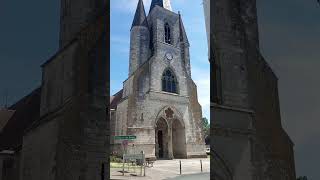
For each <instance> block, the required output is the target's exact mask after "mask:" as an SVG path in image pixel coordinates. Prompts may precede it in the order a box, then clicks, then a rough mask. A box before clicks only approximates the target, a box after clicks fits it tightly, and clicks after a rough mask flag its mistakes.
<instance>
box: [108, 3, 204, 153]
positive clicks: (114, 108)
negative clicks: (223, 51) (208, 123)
mask: <svg viewBox="0 0 320 180" xmlns="http://www.w3.org/2000/svg"><path fill="white" fill-rule="evenodd" d="M128 29H129V27H128ZM130 33H131V34H130V55H129V74H128V78H127V79H126V80H125V81H124V82H123V89H122V90H121V91H119V92H118V93H116V94H115V95H114V96H112V97H111V99H110V100H111V101H110V103H111V139H110V140H111V145H112V151H113V152H117V153H119V154H121V153H122V151H121V149H122V147H121V141H119V140H115V139H114V138H112V137H113V136H118V135H134V136H136V137H137V138H136V139H135V140H134V141H132V142H131V145H134V147H135V148H136V150H137V151H139V152H140V151H141V150H143V151H144V152H145V154H146V157H150V158H157V159H172V158H192V157H205V156H206V154H205V145H204V134H203V131H202V125H201V123H202V110H201V106H200V104H199V102H198V98H197V86H196V84H195V83H194V81H193V80H192V78H191V67H190V55H189V41H188V37H187V33H186V31H185V28H184V25H183V21H182V18H181V15H180V13H175V12H173V11H172V9H171V5H170V1H169V0H152V2H151V6H150V10H149V13H148V16H147V15H146V12H145V9H144V5H143V1H142V0H139V2H138V5H137V9H136V12H135V15H134V19H133V22H132V26H131V29H130ZM129 146H130V145H129Z"/></svg>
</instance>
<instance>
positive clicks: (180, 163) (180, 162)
mask: <svg viewBox="0 0 320 180" xmlns="http://www.w3.org/2000/svg"><path fill="white" fill-rule="evenodd" d="M179 162H180V175H181V161H179Z"/></svg>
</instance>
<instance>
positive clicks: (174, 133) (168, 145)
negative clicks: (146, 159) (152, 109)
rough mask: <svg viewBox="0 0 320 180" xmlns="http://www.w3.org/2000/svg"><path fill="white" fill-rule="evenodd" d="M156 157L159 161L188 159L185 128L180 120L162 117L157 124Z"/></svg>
mask: <svg viewBox="0 0 320 180" xmlns="http://www.w3.org/2000/svg"><path fill="white" fill-rule="evenodd" d="M168 109H169V110H168V111H170V110H171V109H170V108H168ZM168 111H167V112H168ZM171 111H172V110H171ZM172 114H173V112H172ZM172 114H171V115H172ZM155 156H156V158H157V159H173V158H187V148H186V134H185V127H184V125H183V124H182V122H181V121H180V120H179V119H177V118H175V117H173V116H165V117H163V116H162V117H160V118H159V119H158V121H157V122H156V126H155Z"/></svg>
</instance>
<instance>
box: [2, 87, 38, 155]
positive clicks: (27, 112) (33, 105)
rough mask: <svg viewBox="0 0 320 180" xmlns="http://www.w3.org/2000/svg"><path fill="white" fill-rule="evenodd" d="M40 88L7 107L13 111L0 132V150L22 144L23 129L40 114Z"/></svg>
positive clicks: (14, 147) (17, 146)
mask: <svg viewBox="0 0 320 180" xmlns="http://www.w3.org/2000/svg"><path fill="white" fill-rule="evenodd" d="M40 97H41V88H37V89H36V90H34V91H33V92H31V93H30V94H29V95H27V96H25V97H24V98H22V99H21V100H19V101H18V102H17V103H15V104H14V105H12V106H11V107H9V109H10V110H15V113H14V114H13V115H12V117H11V118H10V119H9V121H8V122H7V124H6V125H5V126H4V127H3V129H2V132H0V150H9V149H10V150H12V149H16V148H19V147H20V146H21V145H22V138H23V134H24V131H25V129H26V128H27V127H28V126H30V125H31V124H32V123H33V122H34V121H36V120H37V119H39V116H40Z"/></svg>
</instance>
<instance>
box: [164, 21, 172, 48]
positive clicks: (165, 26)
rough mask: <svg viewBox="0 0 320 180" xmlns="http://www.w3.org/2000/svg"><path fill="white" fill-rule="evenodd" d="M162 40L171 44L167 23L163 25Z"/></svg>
mask: <svg viewBox="0 0 320 180" xmlns="http://www.w3.org/2000/svg"><path fill="white" fill-rule="evenodd" d="M164 42H165V43H168V44H171V32H170V26H169V24H168V23H166V24H165V25H164Z"/></svg>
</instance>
